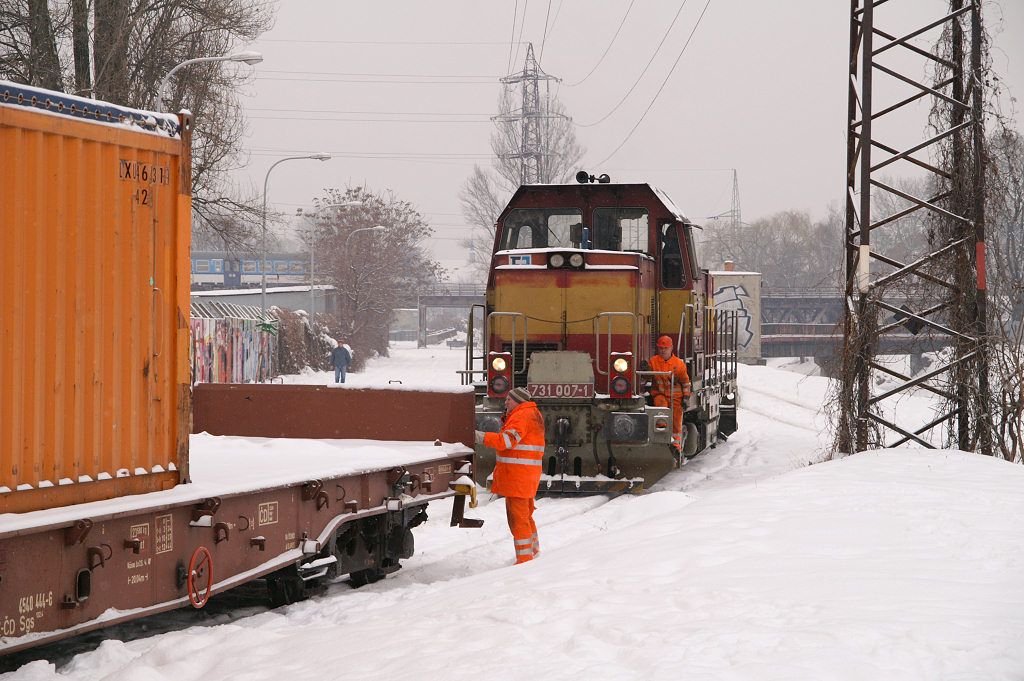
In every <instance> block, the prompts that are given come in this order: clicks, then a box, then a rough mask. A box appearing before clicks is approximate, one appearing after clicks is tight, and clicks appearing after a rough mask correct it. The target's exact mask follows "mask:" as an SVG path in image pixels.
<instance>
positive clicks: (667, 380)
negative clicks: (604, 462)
mask: <svg viewBox="0 0 1024 681" xmlns="http://www.w3.org/2000/svg"><path fill="white" fill-rule="evenodd" d="M657 351H658V354H656V355H655V356H654V357H652V358H651V361H650V367H651V371H660V372H665V373H668V374H671V376H665V375H662V376H655V377H654V381H652V386H651V397H652V398H653V401H654V406H655V407H667V406H669V405H670V404H671V406H672V447H673V449H674V450H675V452H674V453H675V454H676V455H677V456H678V455H679V452H681V451H682V449H683V400H684V399H685V398H687V397H689V396H690V388H691V387H692V386H691V385H690V374H689V373H688V372H687V371H686V362H684V361H683V360H681V359H679V358H678V357H676V356H675V354H674V353H673V352H672V339H671V338H669V337H668V336H662V337H661V338H659V339H658V343H657Z"/></svg>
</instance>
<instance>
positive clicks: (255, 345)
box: [190, 317, 277, 383]
mask: <svg viewBox="0 0 1024 681" xmlns="http://www.w3.org/2000/svg"><path fill="white" fill-rule="evenodd" d="M190 324H191V327H192V344H191V360H192V383H253V382H256V381H258V380H267V378H269V377H270V376H273V375H274V369H273V366H272V362H273V358H274V357H276V356H277V355H276V348H275V341H276V338H275V337H274V336H273V335H272V334H270V333H267V332H266V331H261V330H260V328H259V322H258V321H256V320H255V319H231V318H227V319H223V318H222V319H206V318H196V317H193V318H192V319H191V321H190Z"/></svg>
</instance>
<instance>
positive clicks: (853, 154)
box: [836, 0, 992, 454]
mask: <svg viewBox="0 0 1024 681" xmlns="http://www.w3.org/2000/svg"><path fill="white" fill-rule="evenodd" d="M886 2H887V0H851V21H850V79H849V109H848V114H849V116H848V122H849V128H848V136H847V194H846V230H845V235H844V236H845V240H844V245H845V252H846V270H845V271H846V310H845V339H844V348H843V357H842V376H841V391H842V392H841V393H840V396H839V397H840V403H839V410H840V413H839V424H838V434H837V441H836V447H837V449H838V450H839V451H842V452H854V451H861V450H864V449H868V448H869V447H879V446H883V447H884V446H899V445H901V444H903V443H906V442H910V441H913V442H916V443H917V444H920V445H923V446H925V447H932V446H933V444H932V442H931V441H930V438H929V435H930V434H931V431H933V429H937V428H938V429H943V428H944V429H946V432H947V433H949V434H950V435H951V436H952V437H950V438H949V441H951V442H949V445H950V446H956V447H958V448H960V449H962V450H968V451H969V450H977V451H980V452H983V453H986V454H990V453H991V451H992V439H991V438H992V433H991V429H990V420H989V418H988V415H987V413H986V405H987V403H988V399H989V386H988V372H989V367H988V357H987V352H986V331H985V329H986V306H985V304H986V301H985V212H984V190H985V188H984V165H983V158H984V157H983V143H984V129H983V125H982V103H983V96H984V91H983V85H984V79H983V75H984V74H983V64H982V46H983V33H982V24H981V6H980V5H981V0H973V1H966V0H950V2H949V11H948V12H947V13H946V14H945V15H944V16H941V17H939V18H936V19H934V20H932V21H928V22H927V23H922V24H920V25H919V26H918V27H915V28H913V29H912V30H909V31H903V32H902V33H895V32H889V31H887V30H884V29H883V28H882V27H881V22H880V19H881V18H882V17H881V16H880V15H884V14H885V12H886V10H887V9H888V8H886V9H879V7H880V6H881V5H883V4H885V3H886ZM896 4H897V3H896V2H892V5H896ZM892 5H890V7H891V6H892ZM936 5H939V3H936ZM934 31H940V32H941V38H940V40H939V45H940V46H941V47H942V49H939V48H936V49H935V51H934V53H933V52H932V51H929V50H925V49H922V48H921V47H919V46H917V45H915V44H914V42H915V39H917V38H919V36H922V34H925V33H926V32H934ZM883 62H886V63H883ZM911 62H913V63H911ZM897 64H898V67H899V68H898V69H897ZM922 66H923V67H924V68H922ZM924 73H930V74H931V77H932V78H933V79H934V82H932V83H930V84H929V83H924V82H921V80H922V79H923V74H924ZM880 74H884V75H885V76H887V77H888V79H891V80H888V82H886V83H885V84H884V85H885V86H888V88H889V91H890V92H891V91H892V90H893V87H894V86H896V87H898V88H909V94H906V93H904V94H905V95H906V96H904V94H901V95H898V96H897V97H896V101H895V102H894V103H892V104H887V105H885V106H881V105H878V104H876V103H875V98H874V96H873V95H874V94H875V92H878V93H881V92H882V87H878V85H879V83H875V82H874V81H875V80H876V78H877V77H879V75H880ZM907 74H914V75H907ZM880 98H881V96H880ZM922 100H923V101H925V102H929V101H930V102H932V109H931V113H930V118H929V120H928V122H929V124H930V128H929V129H930V132H929V133H927V135H928V136H929V137H928V139H926V140H924V141H919V140H913V141H911V142H910V143H908V144H906V145H902V146H901V145H899V144H896V143H895V141H894V140H893V139H889V138H888V137H886V138H885V139H884V140H883V136H884V134H883V131H888V130H890V129H889V128H888V127H886V125H887V124H888V122H889V121H890V120H892V119H893V118H895V116H894V114H896V113H897V112H900V111H902V115H903V116H904V117H907V116H912V115H915V113H917V114H918V116H919V112H920V110H921V109H920V102H921V101H922ZM915 105H917V106H918V107H919V108H917V109H912V108H910V107H913V106H915ZM919 117H920V116H919ZM925 122H926V121H923V120H922V121H921V128H925V127H926V126H925ZM901 164H904V165H905V164H912V165H913V166H914V168H915V169H923V170H925V171H927V178H928V182H927V185H928V188H927V190H926V192H927V196H926V197H920V196H913V195H912V194H911V193H908V192H906V191H902V190H901V189H899V188H897V187H894V186H891V184H892V183H891V182H890V181H888V180H887V179H886V177H885V175H884V174H883V173H890V174H892V173H894V172H897V170H896V169H897V168H898V167H899V165H901ZM918 172H919V171H918ZM878 192H889V193H891V194H893V195H895V196H898V197H900V198H901V199H902V200H903V201H904V202H905V206H906V207H905V208H902V209H899V210H897V211H896V212H895V213H893V214H888V215H875V214H874V212H873V209H875V208H876V206H875V204H876V203H877V201H873V193H875V196H876V197H877V196H878V194H877V193H878ZM919 211H920V212H923V215H922V217H925V218H926V222H925V223H924V224H926V225H927V226H928V227H927V235H928V236H927V239H926V243H923V244H921V248H920V252H919V253H916V254H915V255H914V257H910V258H908V257H905V256H904V257H903V259H902V260H901V259H899V258H897V257H893V256H892V254H887V253H885V252H882V250H884V249H885V246H886V244H887V243H888V244H892V243H894V240H892V239H888V240H887V238H886V237H887V233H886V232H887V231H888V230H894V229H898V228H899V224H900V220H901V218H904V217H906V216H908V215H910V214H912V213H917V212H919ZM876 236H878V237H880V238H879V239H875V237H876ZM880 247H881V248H880ZM876 268H877V270H879V271H876ZM894 289H898V290H899V291H901V293H902V294H905V295H906V300H907V301H908V302H907V304H906V305H904V306H902V307H900V308H897V307H895V306H894V305H892V304H891V303H890V302H886V300H884V299H883V296H884V293H885V292H886V291H892V290H894ZM887 315H891V316H889V317H888V318H886V316H887ZM907 329H909V330H910V331H911V332H913V333H915V334H916V333H918V332H919V331H922V330H927V331H928V333H929V334H930V335H931V336H932V337H933V338H940V339H942V340H943V342H944V343H945V344H947V347H948V348H949V351H948V354H946V355H939V357H940V361H939V362H937V364H936V365H935V366H933V367H930V368H929V370H928V371H927V373H925V374H924V375H921V376H918V377H917V378H913V379H912V378H910V377H909V376H905V375H903V374H901V373H899V372H897V371H894V370H893V369H892V368H889V367H886V366H884V365H883V364H882V363H880V362H879V361H878V359H877V358H876V356H875V349H876V347H877V341H878V338H879V336H880V335H881V334H885V333H892V332H895V331H902V332H904V333H905V332H906V330H907ZM873 372H882V373H884V374H886V375H887V376H888V377H890V378H894V379H896V382H897V384H896V386H895V387H892V388H890V389H886V390H881V391H879V392H877V393H876V394H872V390H871V388H872V376H873ZM915 389H917V390H926V391H928V392H930V393H932V394H933V395H938V396H939V397H941V398H943V404H944V408H943V409H942V410H941V412H940V413H937V414H935V415H934V419H933V420H931V421H930V422H929V423H926V424H923V425H922V424H920V423H912V424H907V423H900V421H901V419H900V417H899V415H898V413H897V412H896V411H895V408H894V407H893V414H895V415H894V416H888V417H887V416H886V414H888V412H886V411H885V409H886V408H887V407H884V406H883V402H884V401H885V400H893V399H899V398H900V397H903V396H906V394H907V392H908V391H911V390H915ZM888 405H892V402H889V403H888ZM938 432H942V431H941V430H940V431H938ZM888 433H896V434H897V435H898V438H897V439H895V441H889V440H888V438H886V435H887V434H888Z"/></svg>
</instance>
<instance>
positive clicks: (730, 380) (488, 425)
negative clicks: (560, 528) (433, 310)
mask: <svg viewBox="0 0 1024 681" xmlns="http://www.w3.org/2000/svg"><path fill="white" fill-rule="evenodd" d="M579 177H580V179H584V178H585V179H587V180H590V179H591V178H590V176H587V175H585V174H584V173H581V174H580V176H579ZM693 227H694V226H693V225H692V224H691V223H690V222H689V221H688V220H687V219H686V217H685V216H684V215H683V214H682V213H681V212H680V211H679V209H678V208H676V207H675V205H674V204H673V203H672V201H671V200H670V199H669V198H668V197H667V196H666V195H665V194H664V193H662V192H660V191H659V190H657V189H655V188H653V187H651V186H650V185H647V184H611V183H609V182H597V183H594V182H592V181H587V182H585V183H584V182H581V183H579V184H576V185H524V186H522V187H520V188H519V190H518V191H517V192H516V193H515V195H514V196H513V197H512V199H511V200H510V201H509V204H508V206H507V207H506V208H505V210H504V211H502V213H501V215H500V216H499V218H498V221H497V230H496V237H495V245H494V251H493V256H492V259H491V267H490V272H489V276H488V283H487V298H486V309H485V310H484V316H483V320H484V326H483V329H482V338H483V351H482V352H480V353H479V354H474V353H472V352H471V353H470V358H471V359H470V366H468V367H467V370H468V371H467V375H471V376H474V377H475V378H477V379H484V380H479V382H478V383H476V385H477V413H476V422H477V428H478V429H479V430H483V431H497V430H498V429H499V427H500V424H501V419H502V416H503V414H502V411H503V404H504V399H505V396H506V395H507V393H508V391H509V390H511V389H512V388H515V387H526V388H527V390H529V392H530V394H531V395H532V397H533V399H534V401H536V402H537V404H538V406H539V408H540V410H541V413H542V414H543V415H544V421H545V429H546V442H547V448H546V452H545V458H544V475H543V477H542V479H541V485H540V494H560V493H608V492H640V491H642V490H643V489H644V488H645V486H647V485H649V484H651V483H652V482H654V481H655V480H657V479H659V478H661V477H662V476H664V475H665V474H666V473H667V472H668V471H669V470H671V469H672V468H673V467H675V466H678V465H679V464H680V463H681V462H682V460H683V457H685V456H693V455H695V454H696V453H697V452H699V451H700V450H702V449H704V448H705V447H706V446H709V445H710V446H713V445H714V443H715V442H716V441H717V440H718V438H719V437H720V436H725V435H727V434H728V433H731V432H732V431H733V430H735V411H734V408H733V407H732V406H731V405H734V404H735V393H736V379H735V318H734V317H732V316H730V315H731V314H732V313H718V312H716V311H715V310H714V309H713V307H712V306H711V305H710V302H711V301H710V297H709V295H708V292H709V291H710V290H711V289H710V285H711V282H710V280H709V275H708V274H707V272H706V271H702V270H701V269H700V268H699V267H698V265H697V259H696V253H695V251H694V248H693V235H692V231H691V230H692V229H693ZM472 324H473V319H472V317H471V325H472ZM663 335H667V336H669V337H670V338H672V340H673V342H674V347H675V348H677V353H678V354H679V356H680V357H681V358H682V359H683V360H684V361H685V362H686V363H687V366H688V369H689V375H690V376H691V378H692V383H693V394H692V396H691V397H689V398H688V399H687V402H686V404H685V406H684V410H685V417H684V421H685V424H686V426H685V429H686V438H685V441H684V444H683V447H682V451H681V452H680V451H675V450H673V448H672V447H671V445H672V413H671V408H669V407H657V406H652V405H651V404H649V399H648V397H647V396H646V394H645V393H646V392H647V391H646V385H647V384H648V383H649V382H650V381H651V380H652V379H656V378H659V376H658V375H657V372H652V371H650V370H649V369H648V367H647V360H648V358H650V357H651V356H652V355H653V353H654V344H655V341H656V340H657V338H658V337H660V336H663ZM471 337H472V335H471ZM668 380H669V381H672V380H674V379H673V378H671V377H668ZM723 403H724V405H725V406H724V411H725V418H724V419H722V411H723ZM477 455H478V466H477V470H478V475H479V476H480V478H481V479H480V481H481V482H483V481H484V480H486V478H487V476H488V475H489V473H490V472H491V471H492V470H493V466H494V452H493V451H492V450H489V449H487V448H484V447H481V446H478V448H477Z"/></svg>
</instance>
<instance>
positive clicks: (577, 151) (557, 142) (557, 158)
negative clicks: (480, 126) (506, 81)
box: [459, 90, 586, 273]
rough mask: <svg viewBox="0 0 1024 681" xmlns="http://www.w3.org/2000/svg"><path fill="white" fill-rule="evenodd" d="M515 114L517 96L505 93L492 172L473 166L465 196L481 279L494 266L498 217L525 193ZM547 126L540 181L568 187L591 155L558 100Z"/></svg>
mask: <svg viewBox="0 0 1024 681" xmlns="http://www.w3.org/2000/svg"><path fill="white" fill-rule="evenodd" d="M513 109H514V102H513V100H512V95H511V93H510V92H509V91H508V90H505V91H503V92H502V95H501V97H500V98H499V100H498V110H499V114H498V115H497V116H495V130H494V131H493V132H492V133H491V152H492V153H493V154H494V161H493V164H492V167H491V168H489V169H488V168H481V167H480V166H478V165H477V166H473V174H472V175H470V176H469V178H468V179H467V180H466V182H465V184H463V185H462V189H461V190H460V191H459V202H460V203H461V204H462V215H463V217H464V218H465V220H466V222H467V223H469V226H470V227H471V228H472V229H473V236H472V237H471V238H469V239H466V240H464V241H463V242H462V245H463V247H464V248H467V249H469V261H470V264H472V265H473V266H474V269H476V270H478V271H479V272H481V273H485V272H486V271H487V268H488V267H489V266H490V262H491V249H492V247H493V244H494V227H495V221H496V220H497V219H498V214H499V213H501V211H502V209H503V208H504V207H505V204H506V203H507V202H508V199H509V197H510V196H511V195H512V192H514V191H515V190H516V189H517V188H518V187H519V178H520V170H521V169H520V164H519V162H518V161H516V160H515V159H511V158H508V154H509V152H513V151H515V150H518V149H519V148H520V145H521V142H522V140H521V135H522V130H521V128H520V127H519V125H518V124H517V123H515V122H512V121H510V120H509V119H510V118H511V113H512V111H513ZM542 120H543V121H544V123H543V134H542V135H541V140H542V144H543V150H542V151H543V154H544V158H545V163H543V164H541V169H542V176H541V179H540V181H541V182H551V183H556V182H565V181H566V180H567V179H568V178H569V177H570V176H571V175H572V173H573V171H574V170H576V167H577V164H578V163H579V161H580V159H581V158H583V154H584V153H586V149H584V148H583V147H582V146H581V145H580V143H579V142H578V141H577V140H576V130H575V128H574V127H573V123H572V119H571V118H569V117H568V116H566V115H565V112H564V107H563V106H562V104H561V102H559V101H558V99H557V98H551V99H550V100H549V101H548V104H547V105H546V115H545V116H544V117H543V118H542Z"/></svg>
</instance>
